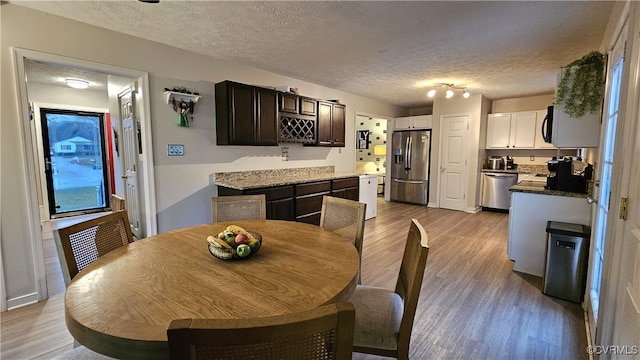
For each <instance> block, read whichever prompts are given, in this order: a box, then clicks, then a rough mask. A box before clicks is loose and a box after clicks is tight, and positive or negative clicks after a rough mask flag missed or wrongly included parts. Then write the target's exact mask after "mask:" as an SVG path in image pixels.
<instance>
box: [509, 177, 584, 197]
mask: <svg viewBox="0 0 640 360" xmlns="http://www.w3.org/2000/svg"><path fill="white" fill-rule="evenodd" d="M545 186H546V183H544V182H541V181H527V180H523V181H520V182H519V183H517V184H515V185H513V186H511V187H510V188H509V191H513V192H523V193H530V194H541V195H554V196H568V197H577V198H585V199H586V198H587V197H588V195H587V194H581V193H575V192H569V191H560V190H548V189H545Z"/></svg>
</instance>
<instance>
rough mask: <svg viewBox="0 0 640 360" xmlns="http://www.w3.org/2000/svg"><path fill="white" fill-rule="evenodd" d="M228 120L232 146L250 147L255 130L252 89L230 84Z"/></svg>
mask: <svg viewBox="0 0 640 360" xmlns="http://www.w3.org/2000/svg"><path fill="white" fill-rule="evenodd" d="M229 94H230V100H231V101H230V102H231V103H230V104H229V105H230V108H231V111H230V112H229V115H230V116H231V118H230V119H229V122H230V125H231V129H230V130H231V131H230V134H229V135H230V141H229V143H230V144H232V145H252V144H253V141H254V139H253V134H254V129H255V105H254V93H253V87H251V86H247V85H242V84H230V85H229Z"/></svg>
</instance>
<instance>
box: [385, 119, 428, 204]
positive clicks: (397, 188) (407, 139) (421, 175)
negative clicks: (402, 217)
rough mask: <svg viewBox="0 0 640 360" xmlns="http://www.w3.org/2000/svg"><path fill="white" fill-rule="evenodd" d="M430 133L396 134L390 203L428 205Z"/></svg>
mask: <svg viewBox="0 0 640 360" xmlns="http://www.w3.org/2000/svg"><path fill="white" fill-rule="evenodd" d="M430 157H431V130H408V131H394V132H393V135H392V137H391V200H392V201H399V202H405V203H411V204H420V205H426V204H427V203H428V202H429V158H430Z"/></svg>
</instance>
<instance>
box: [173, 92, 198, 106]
mask: <svg viewBox="0 0 640 360" xmlns="http://www.w3.org/2000/svg"><path fill="white" fill-rule="evenodd" d="M164 96H165V97H166V98H167V104H171V98H174V99H175V100H176V101H186V102H188V101H190V100H191V101H193V102H194V103H197V102H198V100H200V95H193V94H187V93H181V92H177V91H165V92H164Z"/></svg>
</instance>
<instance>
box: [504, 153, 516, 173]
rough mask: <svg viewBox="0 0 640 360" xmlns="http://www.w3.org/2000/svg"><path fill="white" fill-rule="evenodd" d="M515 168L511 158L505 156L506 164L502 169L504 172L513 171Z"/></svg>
mask: <svg viewBox="0 0 640 360" xmlns="http://www.w3.org/2000/svg"><path fill="white" fill-rule="evenodd" d="M516 166H517V165H516V164H515V163H514V162H513V158H512V157H511V155H507V162H506V164H505V167H504V168H505V169H506V170H515V169H516Z"/></svg>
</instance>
